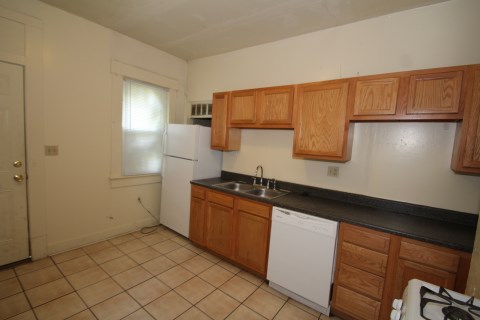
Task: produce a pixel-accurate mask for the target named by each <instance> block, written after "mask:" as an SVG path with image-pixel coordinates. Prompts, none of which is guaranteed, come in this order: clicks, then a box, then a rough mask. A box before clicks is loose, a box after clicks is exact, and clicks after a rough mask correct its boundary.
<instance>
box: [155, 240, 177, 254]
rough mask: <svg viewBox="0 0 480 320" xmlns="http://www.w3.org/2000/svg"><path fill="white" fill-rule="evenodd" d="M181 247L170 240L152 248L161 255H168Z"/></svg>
mask: <svg viewBox="0 0 480 320" xmlns="http://www.w3.org/2000/svg"><path fill="white" fill-rule="evenodd" d="M181 247H182V246H181V245H179V244H178V243H176V242H173V241H172V240H165V241H163V242H160V243H157V244H156V245H153V246H152V248H153V249H155V250H157V251H158V252H160V253H161V254H166V253H169V252H170V251H173V250H175V249H178V248H181Z"/></svg>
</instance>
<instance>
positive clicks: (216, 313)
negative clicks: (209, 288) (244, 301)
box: [196, 290, 240, 320]
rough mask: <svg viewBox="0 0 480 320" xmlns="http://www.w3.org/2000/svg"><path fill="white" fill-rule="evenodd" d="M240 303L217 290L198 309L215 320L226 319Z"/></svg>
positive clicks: (198, 305)
mask: <svg viewBox="0 0 480 320" xmlns="http://www.w3.org/2000/svg"><path fill="white" fill-rule="evenodd" d="M239 305H240V303H239V302H238V301H237V300H235V299H233V298H232V297H229V296H228V295H226V294H225V293H223V292H222V291H220V290H215V291H214V292H213V293H211V294H210V295H209V296H208V297H206V298H205V299H203V300H202V301H200V302H199V303H198V304H197V305H196V307H197V308H198V309H200V310H202V311H203V312H205V313H206V314H207V315H208V316H209V317H211V318H212V319H215V320H220V319H225V318H226V317H227V316H228V315H229V314H230V313H232V312H233V310H235V309H236V308H237V307H238V306H239Z"/></svg>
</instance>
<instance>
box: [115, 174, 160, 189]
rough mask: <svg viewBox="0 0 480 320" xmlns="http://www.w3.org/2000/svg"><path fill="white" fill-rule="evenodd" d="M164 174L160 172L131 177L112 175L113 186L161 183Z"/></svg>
mask: <svg viewBox="0 0 480 320" xmlns="http://www.w3.org/2000/svg"><path fill="white" fill-rule="evenodd" d="M161 182H162V176H161V175H159V174H155V175H145V176H131V177H110V187H111V188H123V187H130V186H138V185H142V184H153V183H161Z"/></svg>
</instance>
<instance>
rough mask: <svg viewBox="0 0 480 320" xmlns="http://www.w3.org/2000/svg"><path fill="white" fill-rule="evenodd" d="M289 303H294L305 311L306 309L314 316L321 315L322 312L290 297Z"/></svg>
mask: <svg viewBox="0 0 480 320" xmlns="http://www.w3.org/2000/svg"><path fill="white" fill-rule="evenodd" d="M288 303H291V304H293V305H294V306H295V307H297V308H300V309H302V310H303V311H306V312H308V313H310V314H312V315H314V316H315V317H317V318H318V317H319V316H320V312H318V311H317V310H314V309H312V308H310V307H309V306H306V305H304V304H303V303H300V302H298V301H296V300H293V299H291V298H289V299H288Z"/></svg>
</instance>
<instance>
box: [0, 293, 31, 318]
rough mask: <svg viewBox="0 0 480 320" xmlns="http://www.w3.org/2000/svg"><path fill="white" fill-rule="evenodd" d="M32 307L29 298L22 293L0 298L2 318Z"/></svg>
mask: <svg viewBox="0 0 480 320" xmlns="http://www.w3.org/2000/svg"><path fill="white" fill-rule="evenodd" d="M29 309H30V305H29V304H28V301H27V298H26V297H25V295H24V294H23V292H21V293H17V294H16V295H13V296H10V297H8V298H5V299H2V300H0V319H1V320H3V319H7V318H10V317H13V316H16V315H18V314H21V313H23V312H25V311H28V310H29Z"/></svg>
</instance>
